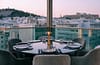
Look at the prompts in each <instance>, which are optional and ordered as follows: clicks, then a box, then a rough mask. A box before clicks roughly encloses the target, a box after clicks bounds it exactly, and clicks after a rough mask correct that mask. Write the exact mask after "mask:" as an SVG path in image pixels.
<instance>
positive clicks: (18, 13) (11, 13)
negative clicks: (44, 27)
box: [0, 9, 40, 18]
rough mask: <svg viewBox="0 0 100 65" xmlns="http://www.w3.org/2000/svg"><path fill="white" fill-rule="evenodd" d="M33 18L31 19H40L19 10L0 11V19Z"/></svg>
mask: <svg viewBox="0 0 100 65" xmlns="http://www.w3.org/2000/svg"><path fill="white" fill-rule="evenodd" d="M30 14H31V16H33V17H40V16H39V15H36V14H32V13H28V12H24V11H21V10H16V9H0V18H3V17H27V16H30Z"/></svg>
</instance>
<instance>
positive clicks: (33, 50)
mask: <svg viewBox="0 0 100 65" xmlns="http://www.w3.org/2000/svg"><path fill="white" fill-rule="evenodd" d="M73 44H74V46H73V45H72V44H65V43H59V42H58V41H57V42H56V41H53V42H52V48H54V49H56V52H57V53H62V54H63V53H71V52H74V51H77V50H78V49H80V47H81V45H80V44H79V43H73ZM75 44H77V45H75ZM71 47H73V48H71ZM75 47H76V48H75ZM13 48H14V50H16V51H20V52H23V53H29V54H42V50H44V49H47V42H41V41H36V42H35V41H34V40H33V41H31V42H26V44H23V42H21V43H19V45H14V46H13ZM48 53H49V52H48Z"/></svg>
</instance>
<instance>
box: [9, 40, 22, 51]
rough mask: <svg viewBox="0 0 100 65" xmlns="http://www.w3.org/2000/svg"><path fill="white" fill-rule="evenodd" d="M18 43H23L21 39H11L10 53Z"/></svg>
mask: <svg viewBox="0 0 100 65" xmlns="http://www.w3.org/2000/svg"><path fill="white" fill-rule="evenodd" d="M18 42H22V41H21V40H20V39H16V38H15V39H10V40H9V41H8V47H9V50H10V51H13V45H15V44H16V43H18Z"/></svg>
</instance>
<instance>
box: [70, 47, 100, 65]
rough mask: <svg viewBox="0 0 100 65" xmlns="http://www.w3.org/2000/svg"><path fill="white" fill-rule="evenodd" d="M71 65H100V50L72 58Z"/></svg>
mask: <svg viewBox="0 0 100 65" xmlns="http://www.w3.org/2000/svg"><path fill="white" fill-rule="evenodd" d="M71 65H100V48H96V49H93V50H90V51H89V52H88V53H87V54H86V55H85V56H75V57H72V58H71Z"/></svg>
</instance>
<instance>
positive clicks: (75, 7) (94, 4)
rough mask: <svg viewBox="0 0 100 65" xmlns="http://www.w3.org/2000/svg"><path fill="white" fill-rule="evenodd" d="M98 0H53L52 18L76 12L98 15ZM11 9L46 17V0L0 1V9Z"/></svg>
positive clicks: (99, 11) (99, 12)
mask: <svg viewBox="0 0 100 65" xmlns="http://www.w3.org/2000/svg"><path fill="white" fill-rule="evenodd" d="M99 2H100V0H92V1H91V0H84V1H83V0H77V1H75V0H74V1H73V0H53V17H60V16H64V15H73V14H76V13H77V12H79V13H87V14H98V15H99V16H100V8H99V6H100V4H99ZM4 8H11V9H17V10H21V11H24V12H29V13H33V14H36V15H40V16H47V14H46V13H47V0H28V1H27V0H21V1H18V0H10V1H9V0H1V1H0V9H4Z"/></svg>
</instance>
